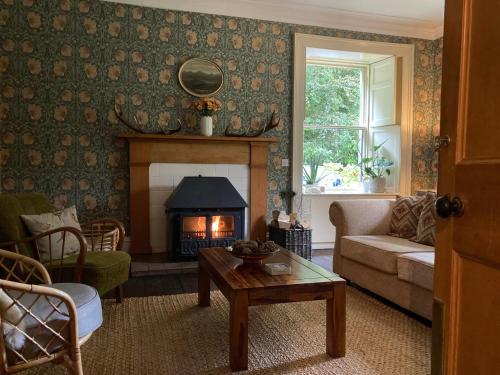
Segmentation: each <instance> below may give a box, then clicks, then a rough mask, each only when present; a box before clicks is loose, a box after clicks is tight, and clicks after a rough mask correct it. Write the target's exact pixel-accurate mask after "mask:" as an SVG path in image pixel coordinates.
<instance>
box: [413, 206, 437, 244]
mask: <svg viewBox="0 0 500 375" xmlns="http://www.w3.org/2000/svg"><path fill="white" fill-rule="evenodd" d="M436 215H437V214H436V207H435V206H434V199H431V200H429V201H428V202H427V203H426V205H425V206H424V208H423V209H422V213H421V214H420V218H419V219H418V226H417V238H416V239H415V241H416V242H418V243H421V244H424V245H429V246H434V243H435V242H436Z"/></svg>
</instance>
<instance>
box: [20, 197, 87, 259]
mask: <svg viewBox="0 0 500 375" xmlns="http://www.w3.org/2000/svg"><path fill="white" fill-rule="evenodd" d="M21 219H22V220H23V222H24V224H26V227H27V228H28V230H29V231H30V233H31V234H32V235H37V234H41V233H44V232H47V231H49V230H51V229H57V228H60V227H73V228H76V229H78V230H80V231H81V230H82V228H81V227H80V223H79V222H78V218H77V216H76V208H75V206H72V207H69V208H66V209H64V210H62V211H58V212H55V213H52V212H49V213H46V214H40V215H21ZM63 235H64V232H60V233H55V234H53V235H52V236H51V237H52V239H51V244H52V259H61V257H62V256H63V254H62V250H63V248H62V245H63ZM49 246H50V242H49V236H46V237H43V238H41V239H40V240H39V241H38V250H39V252H40V260H41V261H42V263H43V262H48V261H49V260H50V251H49ZM79 251H80V242H79V241H78V239H77V238H76V237H75V235H74V234H72V233H68V232H66V239H65V242H64V257H65V258H66V257H67V256H69V255H71V254H76V253H78V252H79Z"/></svg>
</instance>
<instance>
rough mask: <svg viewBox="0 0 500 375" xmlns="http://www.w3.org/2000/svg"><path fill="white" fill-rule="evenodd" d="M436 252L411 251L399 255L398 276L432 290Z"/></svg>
mask: <svg viewBox="0 0 500 375" xmlns="http://www.w3.org/2000/svg"><path fill="white" fill-rule="evenodd" d="M433 275H434V252H432V251H430V252H427V253H411V254H404V255H401V256H400V257H398V278H399V279H401V280H405V281H408V282H410V283H412V284H416V285H418V286H421V287H422V288H424V289H428V290H432V281H433Z"/></svg>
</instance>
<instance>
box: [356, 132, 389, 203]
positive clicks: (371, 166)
mask: <svg viewBox="0 0 500 375" xmlns="http://www.w3.org/2000/svg"><path fill="white" fill-rule="evenodd" d="M385 142H387V140H385V141H384V142H382V143H380V144H379V145H374V146H373V147H372V155H371V156H369V157H366V158H363V159H362V161H361V163H362V167H363V169H362V171H363V173H364V174H365V175H366V176H368V177H369V178H370V180H369V184H370V192H371V193H383V192H385V184H386V177H385V175H387V176H390V175H391V169H390V168H392V166H394V162H393V161H392V160H389V159H387V158H386V157H385V156H384V155H382V146H383V145H384V143H385Z"/></svg>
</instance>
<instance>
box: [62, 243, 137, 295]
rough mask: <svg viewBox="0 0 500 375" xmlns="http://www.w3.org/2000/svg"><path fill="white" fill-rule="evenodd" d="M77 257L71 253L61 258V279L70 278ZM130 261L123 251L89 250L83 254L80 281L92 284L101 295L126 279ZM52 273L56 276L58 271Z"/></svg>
mask: <svg viewBox="0 0 500 375" xmlns="http://www.w3.org/2000/svg"><path fill="white" fill-rule="evenodd" d="M77 259H78V255H71V256H69V257H67V258H65V259H64V260H63V267H64V268H65V269H64V270H63V275H62V278H61V280H63V281H65V280H72V278H73V275H74V267H75V265H76V261H77ZM130 261H131V259H130V255H129V254H127V253H126V252H124V251H102V252H89V253H87V254H86V255H85V264H84V266H83V279H82V280H81V282H82V283H84V284H87V285H91V286H93V287H94V288H96V289H97V291H98V292H99V295H101V296H102V295H104V294H106V293H107V292H109V291H110V290H112V289H114V288H116V287H117V286H119V285H121V284H123V283H124V282H126V281H127V280H128V276H129V269H130ZM66 267H67V268H66ZM53 273H54V275H55V276H57V274H58V271H54V272H53ZM58 281H59V280H58Z"/></svg>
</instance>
